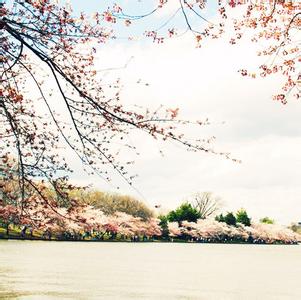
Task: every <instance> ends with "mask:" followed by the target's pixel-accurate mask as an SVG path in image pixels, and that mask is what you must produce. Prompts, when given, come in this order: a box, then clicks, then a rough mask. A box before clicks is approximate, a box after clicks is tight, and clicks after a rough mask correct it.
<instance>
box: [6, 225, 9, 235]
mask: <svg viewBox="0 0 301 300" xmlns="http://www.w3.org/2000/svg"><path fill="white" fill-rule="evenodd" d="M6 235H7V237H8V236H9V223H7V224H6Z"/></svg>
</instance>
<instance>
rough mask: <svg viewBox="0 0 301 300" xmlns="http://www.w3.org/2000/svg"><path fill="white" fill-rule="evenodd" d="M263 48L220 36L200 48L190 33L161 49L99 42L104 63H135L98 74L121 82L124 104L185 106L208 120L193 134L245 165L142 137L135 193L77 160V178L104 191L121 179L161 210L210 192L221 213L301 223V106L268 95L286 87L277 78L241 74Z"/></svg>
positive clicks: (184, 114) (190, 114)
mask: <svg viewBox="0 0 301 300" xmlns="http://www.w3.org/2000/svg"><path fill="white" fill-rule="evenodd" d="M260 46H261V45H252V44H251V43H249V42H248V41H243V42H241V43H240V44H239V45H237V46H231V45H229V43H228V42H227V41H226V40H225V39H221V40H218V41H213V42H209V43H207V44H206V45H204V47H202V48H201V49H197V48H195V44H194V41H193V40H192V39H191V36H189V35H186V36H184V37H182V38H177V39H173V40H171V41H168V42H166V43H164V44H163V45H157V44H152V43H151V42H150V43H146V42H145V41H142V42H141V41H140V42H134V43H124V42H118V41H116V42H115V43H110V44H108V45H105V46H103V47H102V50H101V51H100V52H99V54H98V55H99V68H100V69H105V68H111V67H116V68H118V67H121V66H124V65H125V63H126V62H129V63H128V65H127V67H126V68H123V69H120V70H114V71H112V72H110V73H107V72H104V73H102V75H101V76H106V77H107V78H118V77H120V78H121V80H122V83H123V84H124V88H123V91H122V99H123V100H122V101H124V103H125V104H126V105H131V104H138V105H140V106H145V107H149V108H156V107H158V106H159V105H160V104H163V105H164V106H166V107H170V108H176V107H179V108H180V117H181V118H185V119H191V120H193V119H200V118H206V117H209V119H210V120H211V122H212V125H210V126H207V127H206V128H204V129H202V128H199V129H198V131H196V130H195V129H192V131H191V135H192V136H194V137H208V136H211V135H214V136H216V138H217V140H216V142H215V144H214V148H215V149H216V150H221V151H227V152H231V155H232V156H233V157H235V158H238V159H241V160H242V163H241V164H238V163H233V162H231V161H229V160H226V159H225V158H223V157H219V156H213V155H209V154H205V153H191V152H186V151H185V150H183V148H181V147H179V146H177V145H170V144H161V143H156V142H154V141H153V140H152V139H150V138H146V137H143V136H140V135H137V136H134V137H133V142H134V143H135V144H136V145H139V150H140V153H141V155H140V156H139V157H137V158H136V164H135V166H134V167H133V169H131V171H132V172H133V173H138V174H139V177H138V178H137V179H136V181H135V187H136V188H137V189H138V190H139V193H138V192H136V191H135V190H134V189H132V188H131V187H130V186H128V185H126V184H123V183H122V181H121V179H120V178H118V176H113V179H114V181H113V184H112V185H108V184H106V183H105V182H103V181H101V179H99V178H98V177H88V176H87V175H84V174H83V173H82V171H81V169H80V166H79V165H78V163H76V162H74V166H75V168H76V170H77V171H76V172H75V174H74V176H73V180H74V181H76V182H77V183H81V184H89V183H91V182H92V183H93V184H94V186H95V187H97V188H99V189H103V190H107V191H116V189H115V188H114V187H115V186H117V185H119V186H121V189H120V190H119V192H122V193H129V194H132V195H134V196H136V197H138V198H140V199H142V200H144V201H146V202H147V203H148V204H149V205H151V206H154V205H155V204H161V205H162V207H165V208H175V207H176V206H177V205H178V204H179V203H181V202H182V201H183V200H184V199H185V198H187V197H188V196H189V195H191V194H192V193H195V192H202V191H212V192H213V193H214V194H216V195H218V196H220V197H221V198H222V199H223V203H224V207H223V211H227V210H237V209H239V208H241V207H243V208H245V209H247V210H248V212H249V213H250V215H251V216H253V217H254V219H258V218H260V217H264V216H269V217H272V218H274V219H275V220H276V221H278V222H279V223H290V222H292V221H301V204H300V202H301V185H300V181H301V158H300V150H301V149H300V148H301V127H300V115H301V114H300V113H301V103H298V102H297V101H296V100H294V99H292V100H291V101H290V102H289V103H288V104H287V105H286V106H283V105H281V104H280V103H277V102H275V101H273V100H272V94H273V93H277V92H279V88H280V84H281V80H280V79H279V78H277V77H273V78H269V79H256V80H252V79H246V78H242V77H241V76H240V74H239V73H238V72H237V71H238V69H240V68H251V69H253V70H256V67H257V66H258V65H259V64H260V63H263V62H264V61H262V60H259V58H258V57H257V56H256V50H258V49H259V48H260ZM138 80H139V81H140V82H141V83H140V84H137V83H136V82H137V81H138ZM145 83H147V84H148V85H145ZM159 149H160V150H163V152H164V157H162V155H160V153H159Z"/></svg>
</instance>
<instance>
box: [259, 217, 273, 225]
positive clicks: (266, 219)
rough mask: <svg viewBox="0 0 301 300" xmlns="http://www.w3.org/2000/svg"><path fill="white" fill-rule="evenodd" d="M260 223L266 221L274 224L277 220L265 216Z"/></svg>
mask: <svg viewBox="0 0 301 300" xmlns="http://www.w3.org/2000/svg"><path fill="white" fill-rule="evenodd" d="M259 221H260V223H264V224H274V223H275V221H274V220H273V219H270V218H269V217H264V218H262V219H260V220H259Z"/></svg>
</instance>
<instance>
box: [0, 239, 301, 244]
mask: <svg viewBox="0 0 301 300" xmlns="http://www.w3.org/2000/svg"><path fill="white" fill-rule="evenodd" d="M1 240H5V241H9V240H13V241H43V242H77V243H133V244H136V243H138V244H139V243H164V244H174V243H176V244H216V245H227V244H228V245H266V246H298V245H300V244H301V243H300V242H297V243H280V242H278V243H262V242H258V243H257V242H255V243H252V242H236V241H229V242H217V241H212V242H210V241H206V242H205V241H201V242H200V241H186V240H179V239H177V240H173V241H171V240H145V241H130V240H67V239H50V240H49V239H42V238H22V237H0V241H1Z"/></svg>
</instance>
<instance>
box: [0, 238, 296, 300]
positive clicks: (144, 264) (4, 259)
mask: <svg viewBox="0 0 301 300" xmlns="http://www.w3.org/2000/svg"><path fill="white" fill-rule="evenodd" d="M0 299H41V300H42V299H160V300H161V299H162V300H165V299H201V300H202V299H204V300H207V299H235V300H236V299H237V300H243V299H252V300H254V299H259V300H266V299H273V300H274V299H289V300H294V299H296V300H297V299H298V300H300V299H301V246H262V245H210V244H176V243H174V244H172V243H170V244H163V243H78V242H37V241H33V242H30V241H0Z"/></svg>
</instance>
